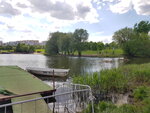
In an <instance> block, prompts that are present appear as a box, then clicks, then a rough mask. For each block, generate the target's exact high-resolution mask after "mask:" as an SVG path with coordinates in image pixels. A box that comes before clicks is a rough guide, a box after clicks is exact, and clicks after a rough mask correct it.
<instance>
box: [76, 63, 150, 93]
mask: <svg viewBox="0 0 150 113" xmlns="http://www.w3.org/2000/svg"><path fill="white" fill-rule="evenodd" d="M73 82H74V83H81V84H87V85H89V86H91V87H92V89H93V90H94V92H95V91H101V92H106V91H110V92H112V91H113V92H115V93H125V92H127V91H131V90H133V89H135V88H136V87H138V86H141V85H149V84H150V63H148V64H141V65H126V66H122V67H119V68H117V69H116V68H114V69H110V70H102V71H101V72H99V73H98V72H97V73H94V74H93V75H89V74H87V75H86V76H77V77H74V78H73Z"/></svg>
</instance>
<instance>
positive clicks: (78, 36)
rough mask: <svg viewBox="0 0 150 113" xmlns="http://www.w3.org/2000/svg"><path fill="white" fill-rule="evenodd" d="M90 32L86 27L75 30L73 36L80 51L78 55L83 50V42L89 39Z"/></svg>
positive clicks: (79, 54)
mask: <svg viewBox="0 0 150 113" xmlns="http://www.w3.org/2000/svg"><path fill="white" fill-rule="evenodd" d="M88 36H89V34H88V33H87V31H86V30H84V29H76V30H75V31H74V34H73V37H74V41H75V48H76V50H77V51H78V56H81V51H82V50H83V43H84V42H85V41H86V40H87V39H88Z"/></svg>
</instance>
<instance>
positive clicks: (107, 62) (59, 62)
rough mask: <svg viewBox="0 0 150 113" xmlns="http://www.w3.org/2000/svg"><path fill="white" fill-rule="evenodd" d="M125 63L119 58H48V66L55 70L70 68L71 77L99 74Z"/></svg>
mask: <svg viewBox="0 0 150 113" xmlns="http://www.w3.org/2000/svg"><path fill="white" fill-rule="evenodd" d="M122 64H123V61H121V60H119V58H93V57H59V56H57V57H47V62H46V65H47V66H48V67H53V68H69V69H70V75H76V74H81V75H82V74H86V73H93V72H99V71H100V70H102V69H111V68H117V67H118V66H119V65H122Z"/></svg>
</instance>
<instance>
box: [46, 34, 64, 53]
mask: <svg viewBox="0 0 150 113" xmlns="http://www.w3.org/2000/svg"><path fill="white" fill-rule="evenodd" d="M61 34H62V33H60V32H54V33H50V34H49V40H48V41H47V43H46V47H45V51H46V53H47V54H48V55H53V54H54V55H55V54H58V53H59V47H58V39H59V37H60V36H61Z"/></svg>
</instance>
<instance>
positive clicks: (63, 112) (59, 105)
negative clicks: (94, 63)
mask: <svg viewBox="0 0 150 113" xmlns="http://www.w3.org/2000/svg"><path fill="white" fill-rule="evenodd" d="M52 98H54V100H55V101H51V100H52ZM43 100H44V101H45V103H46V106H47V107H45V109H46V110H45V111H46V112H45V113H86V109H87V108H88V106H89V105H91V107H90V108H91V110H90V111H91V113H94V107H93V96H92V92H91V88H90V87H89V86H88V85H81V84H72V83H63V84H62V85H61V86H57V87H56V92H55V93H54V94H53V95H50V96H45V97H39V98H35V99H29V100H23V101H18V102H13V103H7V104H3V105H0V111H1V112H0V113H11V110H10V108H11V107H14V106H20V107H18V111H20V112H19V113H24V112H23V111H24V104H26V103H27V104H30V105H32V109H33V110H32V112H33V113H39V111H37V107H38V101H43ZM11 109H12V108H11Z"/></svg>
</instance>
